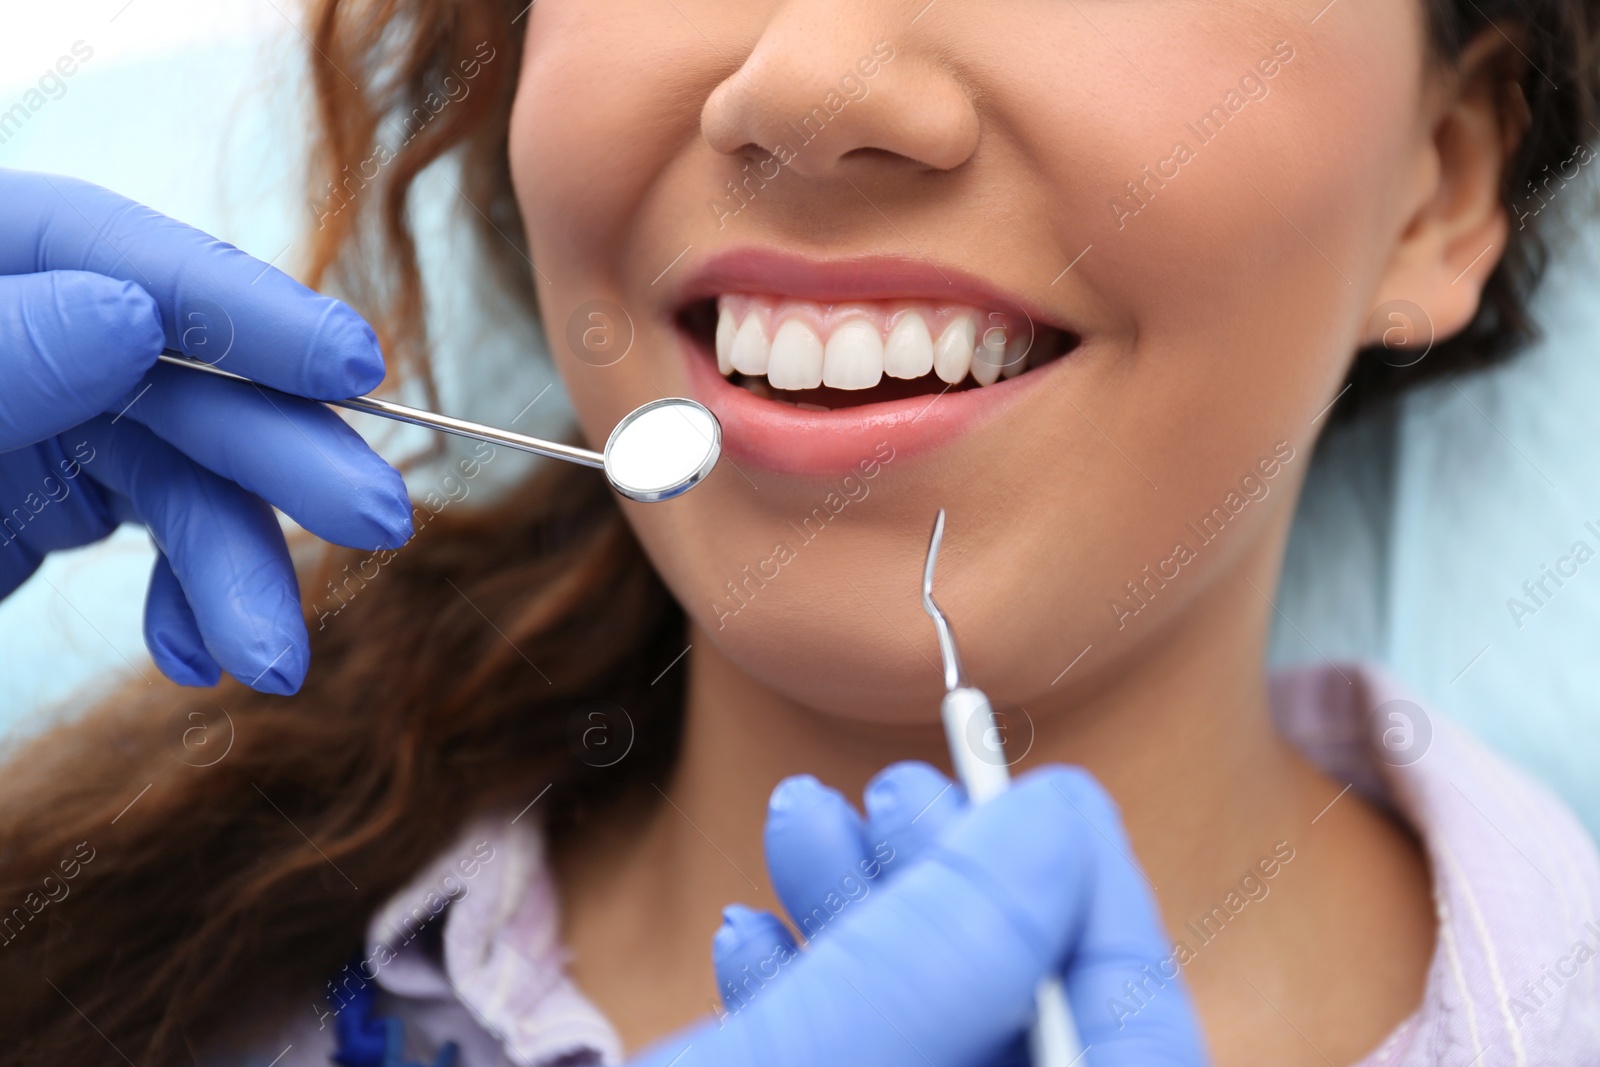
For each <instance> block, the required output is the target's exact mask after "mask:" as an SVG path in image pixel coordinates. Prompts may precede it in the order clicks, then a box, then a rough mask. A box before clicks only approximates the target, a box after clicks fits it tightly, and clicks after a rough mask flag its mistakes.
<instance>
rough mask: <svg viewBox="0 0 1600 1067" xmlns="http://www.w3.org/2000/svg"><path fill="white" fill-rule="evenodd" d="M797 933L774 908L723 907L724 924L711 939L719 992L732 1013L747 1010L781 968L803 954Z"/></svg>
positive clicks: (712, 958) (737, 905)
mask: <svg viewBox="0 0 1600 1067" xmlns="http://www.w3.org/2000/svg"><path fill="white" fill-rule="evenodd" d="M799 952H800V949H799V948H798V947H797V946H796V945H795V943H794V935H793V934H791V933H790V932H789V928H788V927H787V926H785V925H784V924H783V920H782V919H780V918H778V917H777V916H776V915H774V914H772V913H771V912H770V911H756V910H755V909H754V908H747V907H744V906H743V905H741V904H730V905H729V906H728V907H726V908H723V909H722V925H721V926H720V927H718V928H717V932H716V934H715V935H713V936H712V938H711V964H712V967H713V968H714V969H715V970H716V974H717V991H718V993H719V994H721V996H722V1003H723V1005H724V1006H725V1007H726V1008H727V1009H728V1011H729V1012H739V1011H742V1010H744V1009H745V1008H746V1007H748V1006H749V1005H750V1003H751V1002H752V1001H754V1000H755V998H756V996H757V995H759V994H760V992H761V991H762V990H763V989H765V988H766V987H767V984H768V983H769V982H774V981H776V980H777V979H778V976H779V974H780V972H781V969H782V968H783V967H784V966H785V965H787V964H789V963H792V962H793V961H794V960H795V959H797V958H798V956H799Z"/></svg>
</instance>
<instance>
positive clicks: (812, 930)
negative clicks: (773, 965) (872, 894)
mask: <svg viewBox="0 0 1600 1067" xmlns="http://www.w3.org/2000/svg"><path fill="white" fill-rule="evenodd" d="M762 842H763V844H764V846H765V848H766V855H767V874H768V876H769V877H771V879H772V889H773V891H774V892H775V893H776V894H777V896H778V899H779V900H780V901H782V902H783V906H784V908H785V910H787V911H788V913H789V918H790V920H791V921H793V922H794V924H795V926H796V927H797V928H798V929H799V931H800V934H801V936H803V937H805V938H806V939H807V940H810V939H811V938H814V937H816V936H818V935H819V934H821V933H822V932H823V930H825V929H827V928H828V927H829V926H830V925H831V924H832V923H833V921H834V919H835V918H836V917H837V916H838V915H840V914H841V913H842V912H843V911H844V910H845V908H846V907H847V906H848V905H849V904H850V903H851V901H854V900H860V899H861V898H862V897H863V896H865V895H866V893H867V892H869V891H870V886H868V884H867V880H866V878H865V875H866V874H867V872H868V871H869V870H874V872H875V865H874V864H873V862H872V860H871V858H870V850H869V849H868V847H867V837H866V829H865V827H863V826H862V823H861V816H860V815H858V814H856V810H855V808H853V807H851V806H850V802H849V801H848V800H846V799H845V798H844V796H843V794H841V793H840V792H839V791H838V790H836V789H830V788H828V787H827V786H825V785H823V784H822V783H821V782H819V781H817V780H816V779H815V778H813V777H811V775H809V774H797V775H795V776H793V777H791V778H785V779H784V780H783V781H781V782H779V783H778V787H777V788H776V789H774V790H773V791H772V799H771V800H770V801H769V802H768V804H767V825H766V830H765V832H764V833H763V835H762Z"/></svg>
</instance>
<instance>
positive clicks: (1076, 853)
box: [644, 769, 1097, 1067]
mask: <svg viewBox="0 0 1600 1067" xmlns="http://www.w3.org/2000/svg"><path fill="white" fill-rule="evenodd" d="M1085 777H1086V776H1084V775H1083V774H1082V773H1081V772H1075V771H1069V770H1064V769H1054V770H1049V771H1045V772H1041V773H1038V774H1034V775H1030V776H1028V777H1026V778H1024V779H1021V780H1020V781H1019V782H1018V784H1017V786H1016V787H1015V788H1014V789H1012V790H1010V791H1009V792H1007V793H1004V794H1002V795H1001V796H999V797H996V798H995V799H994V800H992V801H990V802H988V803H987V804H984V805H981V806H979V807H977V808H975V809H973V810H972V811H971V812H969V813H967V814H966V815H965V816H964V817H963V818H962V820H961V821H960V822H958V823H957V824H956V825H955V826H953V827H952V828H951V830H950V832H949V833H947V834H945V835H944V836H943V837H942V838H941V840H940V842H939V844H938V845H937V846H936V847H935V848H934V849H933V850H931V851H930V852H929V854H928V855H927V857H926V858H925V859H924V861H923V862H922V863H920V864H918V865H917V866H916V867H915V868H913V869H911V870H908V871H906V872H905V873H904V874H903V875H902V876H901V877H900V878H899V879H898V880H896V881H895V882H894V883H892V884H890V885H888V886H886V887H884V888H882V889H879V890H875V891H874V892H873V893H872V895H870V896H868V897H866V898H863V899H862V900H860V901H859V902H857V903H855V904H852V907H859V908H860V911H859V912H858V913H857V914H856V915H855V916H854V917H853V918H852V919H851V920H850V921H849V922H847V923H841V924H840V926H839V928H838V929H837V930H836V931H834V932H833V934H832V936H830V937H828V938H824V939H821V940H819V941H818V942H817V944H816V947H815V948H813V949H812V950H810V951H808V952H806V953H805V954H804V955H803V957H802V958H801V959H799V960H797V961H795V963H794V964H793V969H792V973H789V974H786V975H783V976H781V977H780V979H779V980H777V981H775V982H773V983H772V984H771V985H770V986H769V987H768V988H766V989H764V990H761V991H758V992H756V993H755V995H754V996H752V997H751V1000H750V1003H749V1004H748V1005H747V1006H745V1007H744V1008H743V1010H741V1011H740V1012H739V1013H738V1014H737V1015H734V1016H731V1017H729V1018H728V1019H726V1020H725V1021H724V1022H723V1024H722V1025H721V1026H720V1028H718V1027H717V1026H711V1027H707V1028H702V1029H700V1030H698V1031H692V1032H690V1033H688V1034H685V1035H682V1036H681V1037H680V1038H677V1039H669V1041H668V1042H666V1043H664V1044H663V1045H662V1046H660V1048H659V1050H658V1051H657V1052H656V1053H654V1054H653V1058H650V1059H647V1060H646V1061H644V1062H647V1063H650V1064H652V1067H654V1065H655V1064H656V1063H657V1060H659V1064H661V1065H665V1064H667V1063H674V1067H696V1065H698V1067H732V1065H734V1064H750V1063H761V1064H763V1065H765V1067H802V1065H804V1067H812V1065H815V1064H819V1063H826V1064H829V1065H830V1067H891V1065H899V1064H905V1065H907V1067H911V1065H916V1067H975V1065H979V1064H982V1063H983V1062H984V1060H985V1058H986V1057H988V1056H991V1055H993V1054H994V1053H996V1052H998V1051H999V1050H1000V1049H1002V1048H1003V1047H1005V1046H1007V1045H1008V1044H1010V1043H1011V1042H1013V1041H1014V1040H1015V1039H1016V1037H1017V1035H1018V1034H1019V1033H1020V1032H1021V1031H1022V1030H1023V1029H1024V1027H1026V1025H1027V1023H1028V1021H1029V1019H1030V1018H1031V1015H1032V1012H1033V996H1034V989H1035V986H1036V985H1037V984H1038V982H1039V980H1040V978H1042V977H1043V976H1044V975H1046V974H1047V973H1051V972H1053V971H1054V970H1055V969H1056V968H1057V967H1058V965H1059V964H1060V963H1061V962H1062V961H1063V959H1064V958H1065V957H1066V955H1067V954H1068V951H1069V949H1070V947H1071V945H1072V943H1073V940H1074V938H1075V936H1076V934H1077V931H1078V929H1079V927H1080V924H1081V922H1082V919H1083V916H1084V914H1085V912H1086V909H1087V907H1088V904H1089V901H1088V899H1087V897H1088V893H1089V892H1090V890H1091V888H1092V886H1093V885H1094V878H1093V870H1092V867H1093V864H1094V863H1095V862H1096V852H1097V848H1096V846H1095V845H1094V844H1093V842H1092V840H1091V837H1092V836H1093V831H1092V829H1091V828H1090V827H1089V826H1088V824H1087V823H1086V822H1085V821H1084V820H1083V818H1082V817H1081V816H1080V815H1078V813H1077V812H1076V811H1075V809H1074V807H1073V806H1072V804H1071V803H1070V801H1069V800H1068V799H1067V796H1068V794H1066V793H1063V792H1062V790H1061V788H1059V787H1060V786H1061V785H1062V783H1063V781H1065V782H1066V783H1068V784H1069V785H1072V786H1073V788H1077V786H1076V782H1075V779H1078V778H1085ZM674 1057H680V1058H678V1059H676V1060H674Z"/></svg>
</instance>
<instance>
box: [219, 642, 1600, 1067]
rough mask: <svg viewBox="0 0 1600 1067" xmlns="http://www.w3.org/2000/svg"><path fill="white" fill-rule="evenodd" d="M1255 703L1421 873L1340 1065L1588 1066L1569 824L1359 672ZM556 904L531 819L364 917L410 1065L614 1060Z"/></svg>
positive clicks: (1596, 913) (1586, 867)
mask: <svg viewBox="0 0 1600 1067" xmlns="http://www.w3.org/2000/svg"><path fill="white" fill-rule="evenodd" d="M1272 694H1273V705H1274V710H1275V712H1276V714H1277V717H1278V721H1279V726H1280V729H1282V731H1283V732H1284V734H1285V736H1287V737H1288V738H1289V739H1290V740H1291V741H1292V742H1294V743H1295V744H1296V745H1297V746H1298V747H1300V748H1301V750H1302V751H1304V752H1305V753H1306V754H1307V755H1308V756H1310V757H1311V758H1312V759H1313V760H1314V761H1315V762H1316V763H1317V764H1318V765H1320V766H1321V767H1322V768H1323V769H1324V770H1326V771H1327V772H1328V773H1330V774H1331V775H1333V776H1334V777H1336V778H1339V779H1341V780H1343V781H1345V782H1348V783H1350V787H1351V788H1352V789H1354V790H1356V791H1359V792H1360V793H1363V794H1365V795H1366V796H1368V797H1370V798H1371V799H1373V800H1374V801H1375V802H1377V803H1379V804H1381V805H1384V806H1386V807H1388V808H1389V809H1391V810H1392V811H1394V812H1395V813H1396V814H1397V815H1398V816H1399V817H1400V818H1401V819H1402V820H1404V821H1405V822H1406V823H1408V824H1409V825H1410V826H1411V827H1412V828H1413V829H1414V830H1415V831H1416V833H1417V835H1418V837H1419V838H1420V839H1421V840H1422V842H1423V844H1424V846H1425V848H1426V850H1427V856H1428V862H1429V865H1430V867H1431V870H1432V875H1433V895H1434V902H1435V907H1436V909H1437V912H1438V916H1439V929H1438V937H1437V942H1436V948H1435V952H1434V957H1433V960H1432V963H1431V964H1430V966H1429V968H1428V978H1427V985H1426V988H1425V989H1424V990H1423V994H1422V1003H1421V1004H1420V1006H1419V1007H1418V1008H1417V1010H1416V1011H1415V1012H1414V1013H1413V1014H1412V1015H1411V1016H1410V1017H1409V1018H1408V1019H1406V1020H1405V1021H1404V1022H1403V1023H1401V1024H1400V1026H1399V1027H1398V1028H1396V1029H1395V1031H1394V1032H1393V1033H1392V1034H1390V1035H1389V1036H1388V1037H1387V1038H1386V1039H1385V1040H1384V1041H1383V1043H1382V1044H1381V1045H1380V1046H1379V1047H1378V1048H1377V1049H1375V1050H1373V1051H1372V1052H1371V1053H1370V1054H1368V1055H1367V1056H1366V1058H1364V1059H1363V1060H1362V1061H1361V1062H1360V1064H1359V1065H1357V1067H1425V1065H1427V1067H1433V1065H1450V1067H1567V1065H1572V1067H1578V1065H1600V858H1597V856H1596V853H1595V848H1594V844H1593V843H1592V842H1591V840H1590V838H1589V837H1588V835H1587V833H1586V832H1585V831H1584V829H1583V828H1582V827H1581V826H1580V825H1579V824H1578V822H1577V820H1576V819H1574V817H1573V816H1572V815H1571V813H1569V812H1568V811H1567V810H1566V808H1565V807H1563V806H1562V805H1561V803H1560V802H1559V801H1557V800H1556V799H1555V798H1554V797H1553V796H1551V795H1550V794H1549V793H1548V792H1547V791H1546V790H1545V789H1543V788H1542V787H1541V786H1539V785H1537V784H1536V783H1534V782H1533V781H1532V780H1530V779H1529V778H1528V777H1526V776H1525V775H1524V774H1522V773H1521V772H1520V771H1518V770H1516V769H1514V768H1513V767H1511V766H1510V765H1509V764H1507V763H1506V762H1505V761H1504V760H1502V759H1500V758H1499V757H1498V756H1496V755H1494V754H1493V753H1491V752H1490V751H1489V750H1488V749H1486V748H1485V747H1484V746H1483V745H1482V744H1480V743H1479V742H1478V741H1476V740H1475V739H1473V738H1471V737H1469V736H1468V735H1467V734H1465V733H1464V732H1463V731H1462V730H1461V729H1460V728H1458V727H1456V726H1454V725H1452V724H1451V723H1450V722H1449V721H1448V720H1446V719H1445V718H1443V717H1442V716H1440V715H1437V714H1435V713H1433V712H1430V711H1428V710H1426V709H1425V708H1424V707H1423V706H1422V704H1421V701H1419V700H1417V699H1416V698H1415V697H1414V696H1412V695H1410V694H1408V693H1407V692H1406V691H1405V690H1404V689H1402V688H1401V687H1400V686H1399V685H1398V684H1397V683H1395V682H1394V681H1393V680H1392V679H1389V678H1387V677H1386V676H1384V675H1382V674H1381V673H1378V672H1376V671H1374V670H1373V669H1372V668H1370V667H1362V666H1354V665H1340V666H1328V667H1320V668H1315V669H1310V670H1303V671H1296V672H1292V673H1286V674H1280V675H1277V676H1275V677H1274V678H1273V681H1272ZM557 906H558V902H557V900H556V896H555V891H554V887H553V884H552V882H551V879H550V876H549V873H548V870H547V868H546V866H545V861H544V853H543V847H542V844H541V841H540V836H539V833H538V831H537V829H536V827H535V825H534V824H533V822H532V820H522V819H520V818H518V819H514V820H513V819H507V818H499V819H491V820H484V821H480V822H478V823H477V824H475V825H473V826H470V827H468V828H467V830H466V831H465V832H464V833H463V834H462V835H461V837H460V838H459V840H458V841H457V843H456V844H455V845H454V846H453V847H452V848H450V849H449V850H447V851H446V852H445V853H444V854H443V855H441V856H439V857H438V858H437V859H436V860H435V861H434V862H433V863H432V864H430V865H429V866H428V867H427V868H426V869H424V870H423V871H422V872H421V873H419V874H418V875H417V877H416V878H415V879H414V880H413V881H412V882H411V884H410V885H408V886H407V887H406V888H405V889H403V890H401V891H400V892H399V893H397V894H395V896H394V897H393V899H391V900H390V902H389V903H388V904H387V905H385V906H384V907H383V908H382V909H380V910H379V912H378V913H377V914H376V915H374V916H373V918H372V921H371V924H370V926H369V928H368V933H367V954H366V959H365V964H364V968H365V970H366V973H368V974H373V973H375V974H376V982H377V984H378V986H379V987H380V989H381V990H382V991H383V993H382V996H381V998H380V999H381V1002H382V1010H383V1011H385V1012H388V1013H392V1014H397V1015H399V1016H400V1017H401V1019H402V1020H403V1021H404V1026H405V1030H406V1034H407V1044H408V1049H407V1054H408V1056H410V1057H411V1058H413V1059H415V1060H417V1061H418V1062H423V1063H427V1062H431V1061H432V1059H433V1056H434V1055H435V1054H436V1052H437V1050H438V1048H439V1047H440V1046H441V1045H442V1043H443V1042H444V1041H446V1040H454V1041H456V1042H457V1043H458V1044H459V1045H460V1046H461V1057H460V1060H459V1061H458V1062H459V1064H460V1067H507V1065H513V1064H514V1065H518V1067H575V1065H580V1064H617V1063H621V1062H622V1045H621V1042H620V1041H619V1040H618V1038H617V1034H616V1031H615V1030H613V1029H612V1027H611V1025H610V1024H609V1023H608V1022H607V1021H606V1019H605V1018H604V1017H603V1016H602V1015H601V1014H600V1013H599V1011H597V1010H596V1009H595V1007H594V1006H593V1005H592V1004H591V1003H590V1002H589V1001H588V1000H587V999H586V998H585V997H584V996H583V994H582V993H581V992H579V991H578V989H577V988H576V987H575V986H574V985H573V984H572V983H571V981H569V980H568V979H567V977H566V974H565V963H566V959H567V957H566V955H565V953H564V950H563V948H562V946H561V944H560V942H559V940H558V933H559V924H558V921H557V915H558V912H557ZM437 913H442V914H443V918H442V920H440V921H439V922H438V923H437V924H436V925H435V926H434V927H433V929H432V931H431V932H429V931H425V930H424V928H423V922H424V920H425V919H427V918H429V917H430V916H432V915H434V914H437ZM346 977H347V978H348V980H349V981H350V982H351V983H354V982H355V981H357V980H358V979H357V978H356V977H355V976H354V972H353V971H352V972H348V974H347V976H346ZM326 1011H327V1008H326V1007H325V1006H323V1005H320V1004H318V1005H313V1004H308V1005H307V1006H306V1008H305V1011H304V1014H303V1015H302V1016H301V1017H300V1018H299V1020H298V1021H297V1022H294V1023H292V1024H291V1025H290V1026H288V1027H287V1028H282V1029H278V1030H277V1031H276V1033H275V1036H273V1037H271V1038H268V1039H265V1040H261V1041H259V1042H252V1043H251V1051H250V1052H249V1053H248V1054H247V1055H244V1056H237V1055H236V1056H233V1057H229V1059H228V1060H227V1062H231V1063H239V1064H246V1063H248V1064H262V1065H264V1064H268V1063H272V1064H273V1067H326V1065H327V1064H328V1063H329V1059H328V1057H329V1055H330V1054H331V1053H332V1051H333V1049H334V1040H333V1027H332V1022H333V1020H332V1018H331V1016H328V1015H327V1014H325V1013H326ZM274 1057H277V1059H274Z"/></svg>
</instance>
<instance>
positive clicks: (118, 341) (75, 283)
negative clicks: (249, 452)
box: [0, 221, 162, 452]
mask: <svg viewBox="0 0 1600 1067" xmlns="http://www.w3.org/2000/svg"><path fill="white" fill-rule="evenodd" d="M4 225H5V224H4V222H3V221H0V229H4ZM4 254H5V253H4V252H3V251H0V256H3V255H4ZM161 345H162V334H161V314H160V310H159V309H158V308H157V307H156V302H155V301H154V300H153V299H151V297H150V294H148V293H146V292H145V291H144V290H143V289H140V288H139V287H138V286H137V285H134V284H133V283H132V282H125V281H117V280H116V279H113V278H107V277H104V276H102V275H99V274H88V273H84V272H82V271H51V272H46V273H41V274H24V275H20V276H15V277H9V276H0V380H4V382H5V388H3V389H0V452H9V451H11V450H12V449H15V448H20V447H22V446H23V445H29V444H33V443H34V442H36V441H43V440H44V439H45V438H47V437H53V436H55V435H56V434H58V433H61V432H62V431H64V430H67V429H68V428H70V427H73V426H76V425H78V423H80V422H83V421H84V420H85V419H89V418H92V417H94V416H95V415H98V414H100V413H101V412H102V411H105V410H106V409H107V408H108V407H109V406H110V405H111V403H112V402H113V401H114V400H116V399H117V398H118V397H119V396H121V395H122V394H124V393H126V392H127V391H128V390H129V389H130V388H132V387H133V385H134V383H135V382H137V381H138V380H139V379H140V377H142V376H143V375H144V372H145V371H146V370H148V369H149V368H150V366H151V365H152V364H154V363H155V361H156V356H157V355H159V354H160V352H161Z"/></svg>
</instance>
